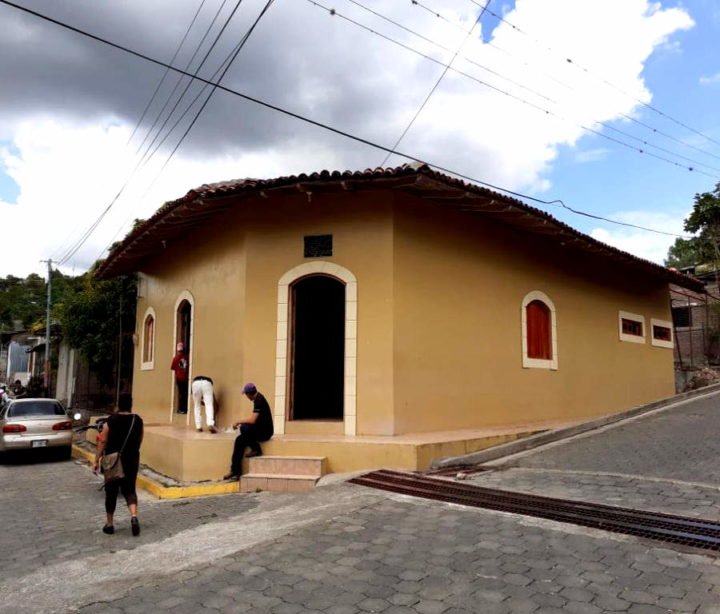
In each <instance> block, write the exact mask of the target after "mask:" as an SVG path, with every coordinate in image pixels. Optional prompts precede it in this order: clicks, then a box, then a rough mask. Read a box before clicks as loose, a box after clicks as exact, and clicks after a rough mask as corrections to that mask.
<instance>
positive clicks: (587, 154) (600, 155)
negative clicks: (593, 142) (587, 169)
mask: <svg viewBox="0 0 720 614" xmlns="http://www.w3.org/2000/svg"><path fill="white" fill-rule="evenodd" d="M609 154H610V150H609V149H607V148H605V147H598V148H596V149H586V150H585V151H578V152H577V153H576V154H575V161H576V162H578V163H579V164H587V163H588V162H598V161H600V160H604V159H605V158H607V157H608V155H609Z"/></svg>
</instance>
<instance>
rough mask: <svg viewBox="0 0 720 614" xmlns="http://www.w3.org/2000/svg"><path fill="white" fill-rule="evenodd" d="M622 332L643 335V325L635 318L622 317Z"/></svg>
mask: <svg viewBox="0 0 720 614" xmlns="http://www.w3.org/2000/svg"><path fill="white" fill-rule="evenodd" d="M622 332H623V334H625V335H635V336H637V337H642V336H643V325H642V322H638V321H636V320H628V319H627V318H623V319H622Z"/></svg>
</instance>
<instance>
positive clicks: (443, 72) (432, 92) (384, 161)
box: [350, 0, 492, 166]
mask: <svg viewBox="0 0 720 614" xmlns="http://www.w3.org/2000/svg"><path fill="white" fill-rule="evenodd" d="M350 2H353V3H354V4H359V3H358V2H356V1H355V0H350ZM491 2H492V0H487V3H486V4H485V8H484V9H483V10H482V11H480V14H479V15H478V17H477V19H476V20H475V23H474V24H473V27H472V28H470V30H469V31H468V33H467V34H466V35H465V38H463V40H462V42H461V43H460V45H459V46H458V48H457V50H456V51H455V53H454V54H453V56H452V58H451V59H450V61H449V62H448V64H447V66H445V68H444V69H443V71H442V73H441V74H440V76H439V77H438V78H437V80H436V81H435V84H434V85H433V86H432V88H431V89H430V91H429V92H428V95H427V96H425V100H423V101H422V104H421V105H420V107H419V108H418V110H417V111H416V112H415V115H413V117H412V119H411V120H410V123H408V125H407V126H405V130H403V131H402V134H401V135H400V136H399V137H398V139H397V141H395V144H394V145H393V146H392V149H393V151H395V149H397V147H398V145H400V143H401V141H402V140H403V139H404V138H405V135H406V134H407V133H408V132H409V131H410V128H412V126H413V124H414V123H415V120H416V119H417V118H418V117H419V116H420V113H422V112H423V109H425V106H426V105H427V103H428V102H429V100H430V98H432V95H433V94H434V93H435V91H436V90H437V88H438V87H439V85H440V83H441V81H442V80H443V78H444V77H445V75H446V74H447V73H448V70H450V67H451V66H452V63H453V62H454V61H455V59H456V58H457V56H458V54H459V53H460V51H461V50H462V48H463V47H464V46H465V43H467V41H468V39H469V38H470V37H471V36H472V34H473V32H474V31H475V28H477V26H478V24H479V23H480V19H482V16H483V15H484V14H485V10H486V9H487V7H488V6H490V3H491ZM390 156H392V154H391V153H388V154H385V157H384V158H383V161H382V162H381V163H380V166H385V164H387V161H388V160H389V159H390Z"/></svg>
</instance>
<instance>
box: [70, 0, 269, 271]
mask: <svg viewBox="0 0 720 614" xmlns="http://www.w3.org/2000/svg"><path fill="white" fill-rule="evenodd" d="M241 3H242V0H238V2H237V3H236V5H235V8H234V9H233V11H232V12H231V13H230V15H229V17H227V19H226V20H225V23H224V24H223V27H222V28H221V30H220V32H219V33H218V34H217V35H216V37H215V40H214V41H213V44H212V45H211V47H210V49H209V50H208V51H207V53H206V54H205V57H204V58H203V60H202V62H201V63H200V65H199V66H198V67H197V68H196V71H195V72H196V73H197V72H198V71H199V70H200V69H201V68H202V67H203V65H204V64H205V62H206V61H207V59H208V57H209V56H210V53H211V52H212V50H213V49H214V48H215V45H216V44H217V42H218V41H219V39H220V37H221V36H222V34H223V32H225V30H226V28H227V26H228V24H229V23H230V21H231V20H232V18H233V17H234V15H235V13H236V12H237V10H238V8H239V7H240V4H241ZM224 6H225V2H223V4H222V6H221V7H220V11H221V10H222V8H223V7H224ZM220 11H218V12H217V13H216V15H215V19H213V21H212V23H211V25H210V28H212V25H213V24H214V23H215V20H216V19H217V16H218V15H219V13H220ZM263 14H264V12H263ZM210 28H208V31H207V32H206V34H205V36H204V37H203V39H202V40H201V41H200V43H199V45H198V48H197V49H198V50H199V49H200V47H201V46H202V43H203V42H204V40H205V38H206V37H207V34H208V32H209V31H210ZM196 53H197V50H196ZM195 55H196V54H193V58H194V57H195ZM235 55H237V54H235ZM190 62H192V58H191V60H190ZM166 70H167V69H166ZM181 78H182V77H181ZM193 82H194V81H193V80H192V79H191V80H189V82H188V85H189V84H191V83H193ZM187 89H188V88H187V87H186V88H185V90H184V91H183V93H182V94H181V95H180V98H179V99H178V101H177V103H176V106H175V107H174V108H173V111H174V109H175V108H176V107H177V104H179V102H180V101H181V100H182V98H183V96H184V95H185V93H186V92H187ZM203 108H204V107H203ZM171 113H172V112H171ZM168 118H169V116H168ZM164 125H165V124H163V126H164ZM161 129H162V128H161ZM188 132H189V130H188ZM169 134H170V133H168V135H166V138H167V136H169ZM185 136H187V132H186V134H185V135H183V137H182V139H181V142H182V140H184V138H185ZM153 142H154V141H153ZM150 146H152V143H151V144H150ZM176 149H177V148H176ZM155 151H157V150H155ZM155 151H153V152H152V153H151V154H150V156H148V155H147V150H146V152H145V154H144V155H143V157H142V158H141V159H140V160H139V161H138V162H137V163H136V165H135V167H134V168H133V170H132V171H131V173H130V175H129V176H128V178H127V179H126V180H125V183H124V184H123V185H122V187H121V188H120V190H119V191H118V193H117V194H116V195H115V197H114V198H113V199H112V200H111V202H110V204H109V205H108V206H107V207H106V208H105V209H104V210H103V211H102V212H101V213H100V215H99V216H98V218H97V219H96V220H95V222H93V224H91V226H90V227H89V228H88V229H87V230H86V231H85V232H84V233H83V234H82V235H81V237H80V239H78V241H76V243H75V244H73V246H72V247H71V248H70V249H69V250H68V251H67V252H66V253H65V254H64V255H63V256H62V258H61V259H60V262H59V264H60V265H62V264H64V263H66V262H67V261H68V260H70V258H72V257H73V256H74V255H75V254H76V253H77V252H78V250H79V249H80V248H81V247H82V246H83V245H84V244H85V242H86V241H87V240H88V239H89V238H90V236H91V235H92V233H93V232H95V229H96V228H97V227H98V226H99V225H100V223H101V222H102V220H103V219H104V218H105V216H106V215H107V214H108V213H109V211H110V210H111V209H112V207H113V206H114V205H115V203H116V202H117V201H118V199H119V198H120V196H121V195H122V194H123V193H124V191H125V189H126V188H127V187H128V185H129V184H130V181H131V180H132V178H133V177H134V176H135V173H137V172H138V170H139V169H140V168H143V167H144V166H145V165H146V164H148V163H149V161H150V159H151V158H152V157H153V155H154V154H155ZM174 153H175V151H173V154H174ZM171 157H172V155H171ZM166 164H167V161H166ZM164 168H165V166H163V167H162V169H161V171H160V172H162V170H164ZM156 180H157V177H156ZM153 183H154V182H153Z"/></svg>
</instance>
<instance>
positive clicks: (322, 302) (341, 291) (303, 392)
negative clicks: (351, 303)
mask: <svg viewBox="0 0 720 614" xmlns="http://www.w3.org/2000/svg"><path fill="white" fill-rule="evenodd" d="M291 351H292V353H291V367H290V419H291V420H342V418H343V392H344V376H345V284H344V283H342V282H341V281H338V280H337V279H335V278H333V277H327V276H325V275H312V276H309V277H304V278H302V279H300V280H299V281H297V282H295V283H294V284H293V286H292V350H291Z"/></svg>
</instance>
